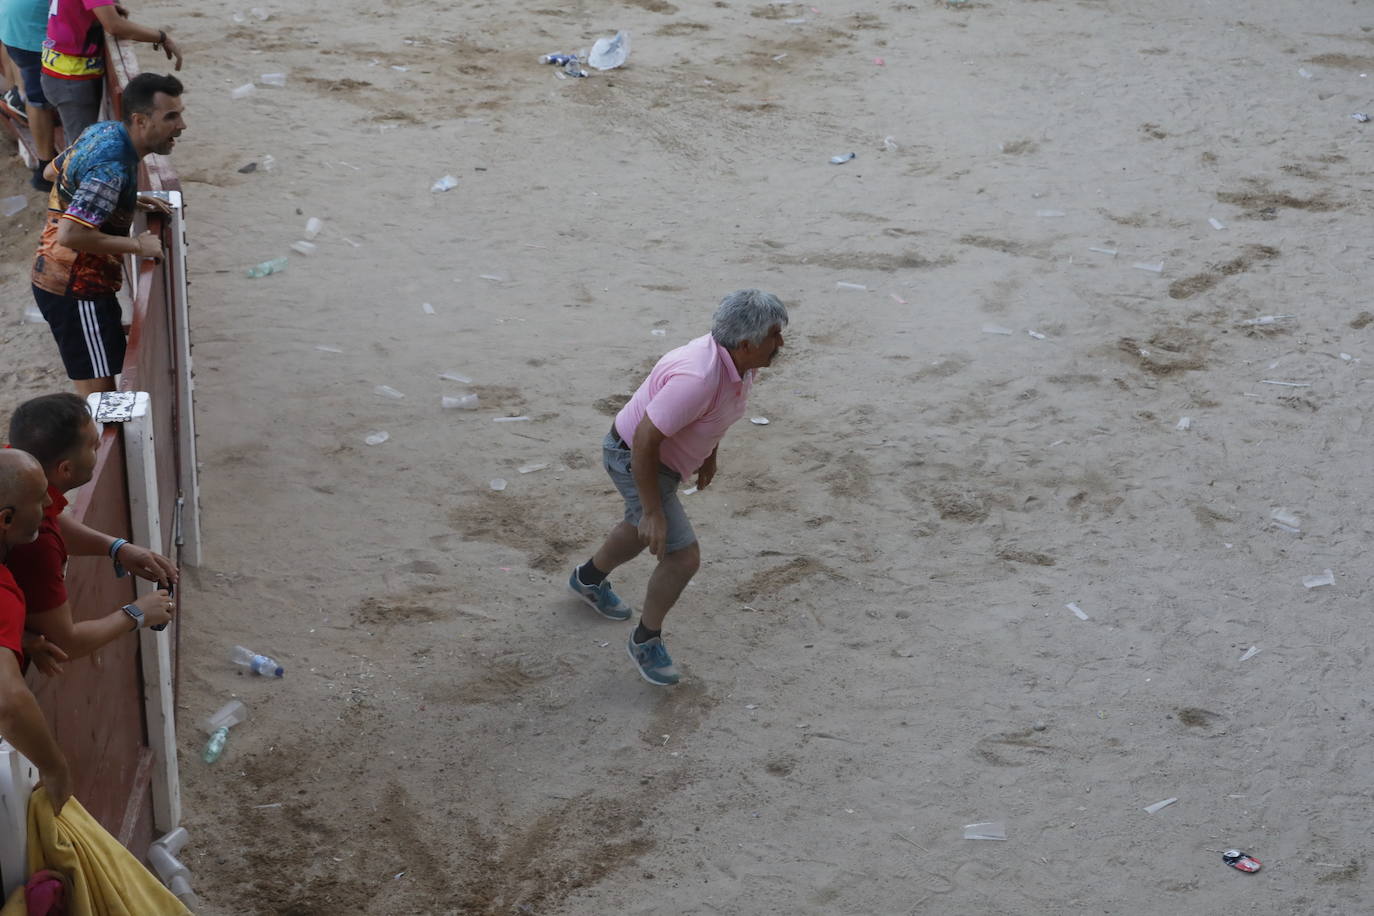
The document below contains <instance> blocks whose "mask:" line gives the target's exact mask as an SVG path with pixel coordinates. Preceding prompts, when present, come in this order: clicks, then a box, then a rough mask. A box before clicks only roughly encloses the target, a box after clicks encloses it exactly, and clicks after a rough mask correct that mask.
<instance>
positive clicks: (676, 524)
mask: <svg viewBox="0 0 1374 916" xmlns="http://www.w3.org/2000/svg"><path fill="white" fill-rule="evenodd" d="M786 325H787V309H785V308H783V305H782V302H780V301H779V300H778V297H777V296H774V295H773V294H772V293H765V292H763V291H762V290H757V289H742V290H737V291H735V292H733V293H731V294H730V295H728V296H726V297H725V298H724V299H722V300H721V303H720V307H719V308H717V309H716V313H715V316H714V318H713V319H712V326H711V333H710V334H707V335H705V336H703V337H698V338H697V339H696V340H693V341H692V342H691V343H689V344H687V345H686V346H682V347H678V348H677V349H676V350H673V351H672V352H670V353H668V354H667V355H666V356H664V357H663V358H662V359H660V360H659V361H658V364H657V365H656V366H654V368H653V371H652V372H650V373H649V377H648V378H647V379H645V380H644V383H643V384H642V385H640V386H639V390H638V391H636V392H635V394H634V397H632V398H631V399H630V402H629V403H628V404H626V405H625V406H624V407H623V408H622V409H621V411H620V413H619V414H618V415H617V416H616V418H615V423H614V424H612V426H611V431H610V432H609V433H607V434H606V438H605V440H604V441H603V442H602V456H603V461H604V463H605V466H606V473H608V474H610V476H611V480H612V482H614V483H615V485H616V489H618V490H620V494H621V496H623V497H624V498H625V518H624V520H622V521H621V522H620V523H618V524H617V525H616V526H615V527H614V528H612V529H611V533H610V535H608V536H607V538H606V541H605V543H603V544H602V545H601V546H600V547H599V548H597V551H596V553H594V554H592V557H591V559H590V560H588V561H587V562H586V563H583V564H582V565H581V566H579V567H577V568H576V569H574V570H573V573H572V576H571V578H570V579H569V580H568V585H569V587H570V588H572V590H573V592H574V593H576V594H577V595H578V597H580V598H582V600H584V601H586V602H587V603H588V604H589V605H591V606H592V608H593V609H594V610H595V611H596V612H597V613H599V614H601V615H602V616H603V617H608V618H610V619H611V620H629V619H630V618H631V617H632V616H634V609H633V608H632V607H630V606H629V605H628V604H626V603H625V602H624V601H622V600H620V597H619V596H618V595H616V593H615V592H614V591H613V590H612V589H611V583H610V582H609V581H607V579H606V576H607V575H609V574H610V572H611V570H613V569H615V568H616V567H617V566H620V565H621V564H623V563H627V562H629V561H630V560H633V559H634V558H635V557H637V556H639V554H640V553H641V552H642V551H643V550H644V548H645V547H648V548H649V552H650V553H652V554H653V555H654V556H655V557H657V558H658V566H657V567H656V568H655V569H654V571H653V573H652V575H650V576H649V587H648V589H647V591H646V593H645V596H644V607H643V610H642V612H641V614H640V618H639V626H637V627H636V628H635V630H634V632H633V633H631V634H630V641H629V643H628V646H627V648H628V650H629V653H630V658H632V659H634V661H635V664H636V665H637V666H638V667H639V674H640V676H641V677H643V678H644V680H646V681H648V682H649V683H650V684H656V685H658V686H660V687H666V686H669V685H672V684H676V683H677V682H678V680H679V678H680V675H679V673H678V671H677V668H676V667H675V666H674V665H673V660H672V658H671V657H670V656H669V655H668V650H667V649H666V648H665V647H664V645H663V638H662V630H663V618H664V617H665V616H667V614H668V611H669V610H670V609H671V608H672V606H673V605H674V604H675V603H676V602H677V599H678V596H679V595H681V594H682V590H683V589H684V588H685V587H686V586H687V583H688V582H689V581H690V580H691V578H692V576H693V575H695V574H696V571H697V568H698V567H699V566H700V565H701V551H700V549H699V547H698V546H697V536H696V532H694V531H693V530H692V523H691V522H690V521H688V519H687V513H686V511H684V510H683V508H682V502H681V501H680V500H679V499H678V495H677V487H678V484H679V483H681V482H682V479H683V478H684V477H691V476H692V475H693V474H695V475H696V478H697V481H696V483H697V488H698V489H701V490H704V489H706V487H707V486H708V485H710V483H711V478H713V477H715V475H716V450H717V447H718V446H719V444H720V440H721V437H722V436H724V435H725V431H726V430H727V429H729V428H730V425H731V424H732V423H734V422H735V421H736V420H738V419H739V418H740V417H742V416H744V410H745V406H746V403H747V401H748V399H749V389H750V387H752V386H753V384H754V374H755V370H757V369H760V368H762V367H764V366H767V365H770V364H771V363H772V362H773V355H774V354H775V353H777V351H778V350H780V349H782V329H783V328H784V327H785V326H786ZM631 459H633V460H631Z"/></svg>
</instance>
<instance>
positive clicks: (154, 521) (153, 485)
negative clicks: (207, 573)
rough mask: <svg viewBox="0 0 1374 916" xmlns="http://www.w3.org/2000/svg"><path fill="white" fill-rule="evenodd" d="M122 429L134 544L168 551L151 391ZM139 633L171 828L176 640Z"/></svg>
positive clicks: (177, 788)
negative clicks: (161, 507)
mask: <svg viewBox="0 0 1374 916" xmlns="http://www.w3.org/2000/svg"><path fill="white" fill-rule="evenodd" d="M123 430H124V461H125V465H126V467H127V469H128V477H129V514H130V517H131V527H132V534H133V537H134V543H136V544H139V545H141V546H146V547H149V548H151V549H153V550H156V551H158V552H159V553H166V552H167V543H166V541H164V540H163V536H162V519H161V515H160V512H159V502H158V492H157V454H156V452H155V450H154V443H153V415H152V410H151V409H150V406H149V398H148V393H147V392H146V391H140V392H138V394H137V397H136V399H135V401H134V408H133V417H132V418H131V419H130V420H129V421H128V422H127V423H124V424H123ZM137 587H138V593H139V595H146V594H147V593H149V592H150V591H152V590H154V589H155V588H157V585H156V583H153V582H148V581H146V580H143V579H140V580H138V583H137ZM172 626H176V623H175V622H174V623H173V624H172ZM138 638H139V654H140V656H141V657H142V660H143V708H144V713H145V715H146V717H147V720H148V744H149V745H150V746H151V748H152V751H153V826H154V827H156V828H157V830H159V831H161V832H162V833H166V832H167V831H169V830H171V829H172V828H174V827H176V826H177V825H178V824H180V823H181V775H180V769H179V767H178V765H177V732H176V706H175V699H174V698H175V693H174V691H173V685H172V642H171V636H170V631H169V630H161V631H156V630H150V629H146V628H145V629H143V630H140V631H139V634H138Z"/></svg>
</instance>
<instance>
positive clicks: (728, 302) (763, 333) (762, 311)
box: [711, 289, 787, 350]
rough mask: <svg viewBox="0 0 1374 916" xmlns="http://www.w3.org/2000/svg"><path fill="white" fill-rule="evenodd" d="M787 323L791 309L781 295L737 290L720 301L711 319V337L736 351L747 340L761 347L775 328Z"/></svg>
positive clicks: (751, 290) (761, 291) (726, 347)
mask: <svg viewBox="0 0 1374 916" xmlns="http://www.w3.org/2000/svg"><path fill="white" fill-rule="evenodd" d="M786 324H787V309H785V308H783V305H782V301H781V300H780V299H778V297H777V296H775V295H773V294H772V293H765V292H764V291H763V290H761V289H737V290H735V291H734V292H733V293H730V294H729V295H728V296H726V297H725V298H724V299H722V300H720V305H719V306H718V307H717V308H716V314H715V315H714V316H713V317H712V319H711V336H712V337H714V338H715V340H716V343H718V344H720V345H721V346H722V347H724V348H725V349H727V350H733V349H735V348H736V347H738V346H739V345H740V344H742V343H744V342H745V341H748V342H749V343H750V344H752V345H753V346H758V345H759V344H761V343H763V341H764V338H766V337H767V336H768V332H769V331H771V330H773V326H774V325H778V326H786Z"/></svg>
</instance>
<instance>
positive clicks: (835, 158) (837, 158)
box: [830, 153, 859, 165]
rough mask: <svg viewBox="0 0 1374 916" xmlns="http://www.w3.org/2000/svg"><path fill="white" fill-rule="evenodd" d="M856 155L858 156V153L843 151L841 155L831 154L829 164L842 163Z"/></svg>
mask: <svg viewBox="0 0 1374 916" xmlns="http://www.w3.org/2000/svg"><path fill="white" fill-rule="evenodd" d="M858 156H859V154H858V153H845V154H844V155H842V156H831V157H830V164H831V165H844V164H845V163H846V162H849V161H850V160H851V159H857V158H858Z"/></svg>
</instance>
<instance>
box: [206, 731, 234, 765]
mask: <svg viewBox="0 0 1374 916" xmlns="http://www.w3.org/2000/svg"><path fill="white" fill-rule="evenodd" d="M228 740H229V726H227V725H221V726H220V727H219V728H217V729H215V732H214V734H212V735H211V736H210V740H209V741H207V742H205V750H204V751H202V752H201V754H200V759H201V760H204V761H205V762H206V763H214V762H215V761H216V760H218V759H219V755H220V754H223V753H224V744H225V742H226V741H228Z"/></svg>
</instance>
